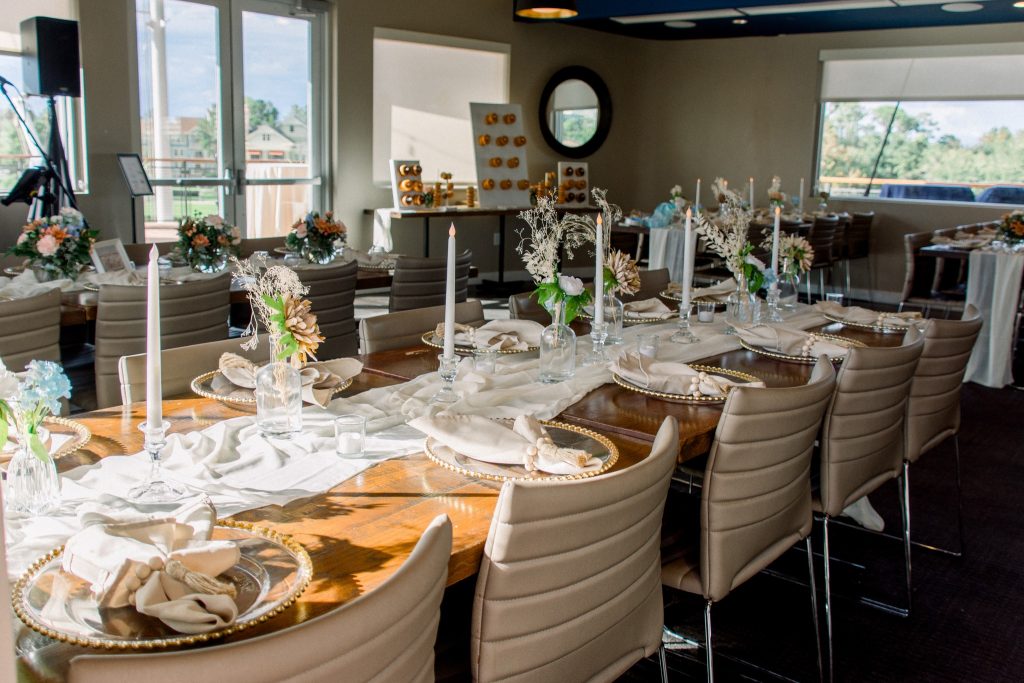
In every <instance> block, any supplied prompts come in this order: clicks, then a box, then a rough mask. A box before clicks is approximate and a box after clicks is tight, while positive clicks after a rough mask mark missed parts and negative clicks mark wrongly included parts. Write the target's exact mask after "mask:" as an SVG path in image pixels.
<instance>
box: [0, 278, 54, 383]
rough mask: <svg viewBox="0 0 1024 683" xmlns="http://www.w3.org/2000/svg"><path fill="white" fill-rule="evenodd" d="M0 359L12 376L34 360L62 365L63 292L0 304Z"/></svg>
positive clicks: (52, 291)
mask: <svg viewBox="0 0 1024 683" xmlns="http://www.w3.org/2000/svg"><path fill="white" fill-rule="evenodd" d="M0 323H2V324H0V328H2V329H0V359H3V361H4V365H6V366H7V369H8V370H10V371H11V372H21V371H22V370H24V369H25V366H26V365H28V363H29V361H33V360H50V361H53V362H55V363H59V362H60V290H59V289H54V290H51V291H49V292H44V293H43V294H38V295H36V296H30V297H26V298H24V299H14V300H13V301H0Z"/></svg>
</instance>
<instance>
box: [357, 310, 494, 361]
mask: <svg viewBox="0 0 1024 683" xmlns="http://www.w3.org/2000/svg"><path fill="white" fill-rule="evenodd" d="M443 320H444V306H430V307H428V308H417V309H414V310H410V311H399V312H397V313H387V314H385V315H377V316H374V317H372V318H363V319H362V320H360V321H359V348H360V351H361V353H373V352H374V351H387V350H388V349H401V348H404V347H408V346H417V345H419V344H422V341H421V340H420V338H421V337H422V336H423V333H424V332H426V331H427V330H433V329H434V328H435V327H437V324H438V323H439V322H442V321H443ZM455 322H457V323H462V324H463V325H472V326H473V327H479V326H480V325H483V324H484V307H483V304H481V303H480V301H479V300H477V299H470V300H469V301H463V302H462V303H459V304H455Z"/></svg>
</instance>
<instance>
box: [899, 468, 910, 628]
mask: <svg viewBox="0 0 1024 683" xmlns="http://www.w3.org/2000/svg"><path fill="white" fill-rule="evenodd" d="M899 482H900V491H901V492H902V493H903V556H904V559H905V560H906V570H907V616H910V605H911V596H912V594H913V591H912V588H911V585H910V549H911V548H910V463H909V462H907V461H906V460H904V461H903V474H902V476H900V478H899Z"/></svg>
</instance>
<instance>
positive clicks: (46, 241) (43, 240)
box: [36, 235, 59, 256]
mask: <svg viewBox="0 0 1024 683" xmlns="http://www.w3.org/2000/svg"><path fill="white" fill-rule="evenodd" d="M58 246H59V245H58V244H57V240H56V238H55V237H54V236H53V235H43V236H42V237H40V238H39V241H38V242H36V251H38V252H39V255H40V256H53V255H54V254H56V253H57V247H58Z"/></svg>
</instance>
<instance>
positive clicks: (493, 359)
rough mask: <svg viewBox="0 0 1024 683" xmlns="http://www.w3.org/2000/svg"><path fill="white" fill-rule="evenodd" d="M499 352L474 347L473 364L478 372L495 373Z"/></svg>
mask: <svg viewBox="0 0 1024 683" xmlns="http://www.w3.org/2000/svg"><path fill="white" fill-rule="evenodd" d="M497 360H498V352H497V351H495V350H493V349H473V366H474V367H475V368H476V371H477V372H482V373H484V374H485V375H493V374H494V367H495V364H496V363H497Z"/></svg>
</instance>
